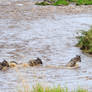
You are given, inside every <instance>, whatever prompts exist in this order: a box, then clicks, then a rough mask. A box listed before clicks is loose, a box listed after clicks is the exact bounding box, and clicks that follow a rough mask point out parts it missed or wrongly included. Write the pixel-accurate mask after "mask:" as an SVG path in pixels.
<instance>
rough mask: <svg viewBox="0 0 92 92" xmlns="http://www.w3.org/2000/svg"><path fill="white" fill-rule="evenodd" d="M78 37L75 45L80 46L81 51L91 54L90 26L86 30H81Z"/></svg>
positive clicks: (91, 29) (91, 32)
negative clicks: (80, 34)
mask: <svg viewBox="0 0 92 92" xmlns="http://www.w3.org/2000/svg"><path fill="white" fill-rule="evenodd" d="M78 39H79V40H78V43H77V44H76V46H78V47H80V49H81V50H82V51H83V52H86V53H89V54H92V27H91V28H90V29H89V30H88V31H83V32H82V36H80V37H78Z"/></svg>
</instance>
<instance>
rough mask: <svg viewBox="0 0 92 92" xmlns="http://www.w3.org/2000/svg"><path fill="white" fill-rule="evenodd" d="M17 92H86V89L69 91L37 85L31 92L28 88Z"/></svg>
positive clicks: (58, 87)
mask: <svg viewBox="0 0 92 92" xmlns="http://www.w3.org/2000/svg"><path fill="white" fill-rule="evenodd" d="M18 92H88V90H86V89H82V88H78V89H77V90H73V91H69V90H68V88H61V87H60V86H57V87H52V88H51V87H43V86H41V85H39V84H37V85H36V86H33V88H32V90H30V88H29V87H27V88H25V89H24V90H19V91H18Z"/></svg>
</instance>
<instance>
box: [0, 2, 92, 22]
mask: <svg viewBox="0 0 92 92" xmlns="http://www.w3.org/2000/svg"><path fill="white" fill-rule="evenodd" d="M35 2H36V1H35ZM35 2H33V1H12V2H10V1H6V2H2V1H1V3H0V19H14V20H18V21H19V20H27V21H31V20H35V19H40V18H46V17H50V16H51V17H52V18H54V15H55V14H62V15H73V14H74V15H75V14H92V5H88V6H85V5H81V6H75V5H68V6H39V5H38V6H37V5H35Z"/></svg>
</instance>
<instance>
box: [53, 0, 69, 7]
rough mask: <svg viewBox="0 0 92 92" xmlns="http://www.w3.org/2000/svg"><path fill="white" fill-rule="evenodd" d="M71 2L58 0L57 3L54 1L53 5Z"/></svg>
mask: <svg viewBox="0 0 92 92" xmlns="http://www.w3.org/2000/svg"><path fill="white" fill-rule="evenodd" d="M68 4H69V2H68V1H66V0H57V1H56V2H55V3H53V5H55V6H59V5H68Z"/></svg>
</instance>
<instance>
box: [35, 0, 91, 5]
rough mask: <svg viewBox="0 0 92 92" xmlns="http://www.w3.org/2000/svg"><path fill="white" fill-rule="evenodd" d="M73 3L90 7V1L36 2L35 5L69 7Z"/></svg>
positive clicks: (54, 0)
mask: <svg viewBox="0 0 92 92" xmlns="http://www.w3.org/2000/svg"><path fill="white" fill-rule="evenodd" d="M71 2H75V3H76V5H92V0H49V2H48V1H43V2H36V5H55V6H59V5H69V3H71Z"/></svg>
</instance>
